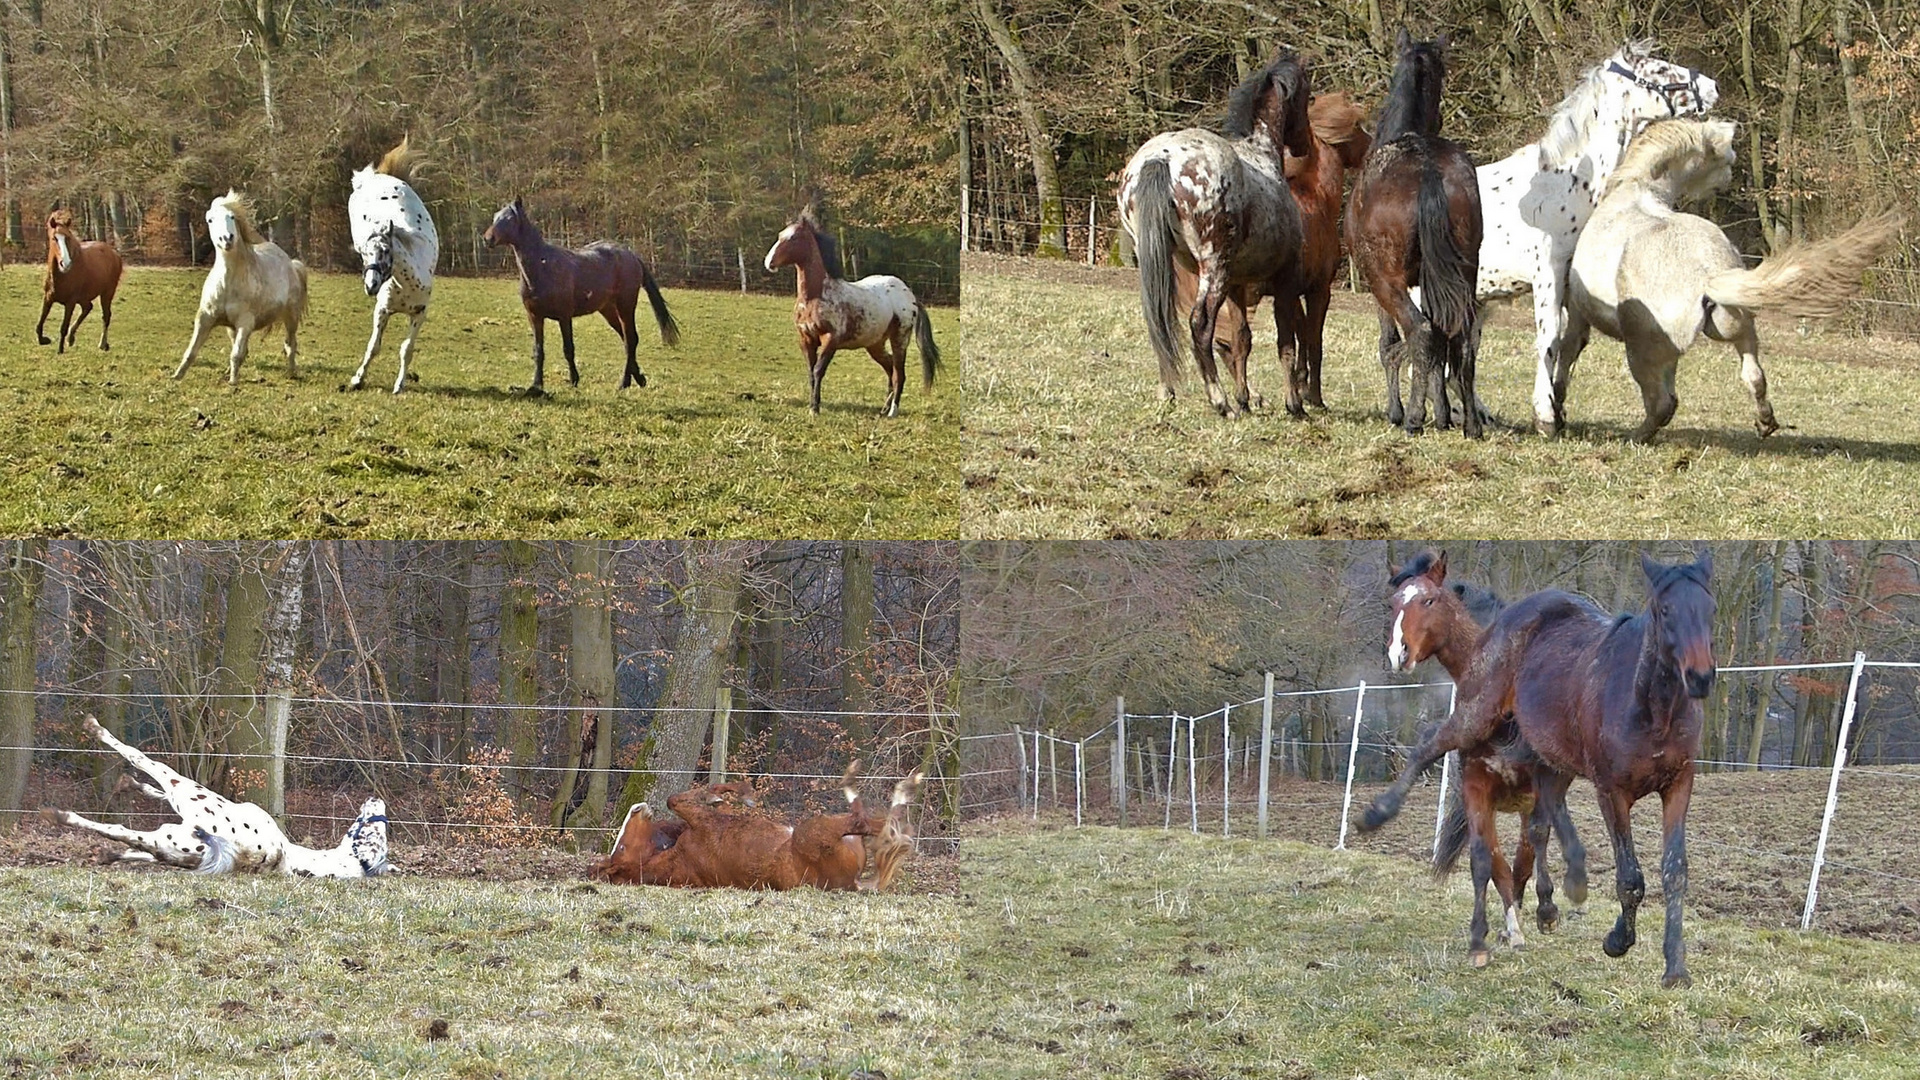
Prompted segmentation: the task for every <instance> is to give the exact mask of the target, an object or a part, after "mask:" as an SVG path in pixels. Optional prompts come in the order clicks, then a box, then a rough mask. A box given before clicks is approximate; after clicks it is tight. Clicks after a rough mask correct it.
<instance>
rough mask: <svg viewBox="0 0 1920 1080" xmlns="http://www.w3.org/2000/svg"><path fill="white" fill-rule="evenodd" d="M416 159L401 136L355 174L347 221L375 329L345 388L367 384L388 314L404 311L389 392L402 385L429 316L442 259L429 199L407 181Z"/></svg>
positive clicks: (357, 387) (351, 388)
mask: <svg viewBox="0 0 1920 1080" xmlns="http://www.w3.org/2000/svg"><path fill="white" fill-rule="evenodd" d="M417 161H418V155H417V154H416V153H415V152H414V149H413V140H412V138H411V137H408V138H403V139H401V140H400V145H399V146H396V147H394V148H393V149H391V150H389V151H387V152H386V153H385V154H383V155H382V156H381V158H380V160H379V162H378V163H376V164H373V165H369V166H367V167H366V168H364V169H359V170H357V171H355V172H354V174H353V179H352V185H353V191H352V194H350V195H349V196H347V226H348V230H349V231H350V232H351V233H352V234H353V249H354V250H355V251H357V252H359V253H360V266H361V282H362V284H364V285H365V286H366V289H367V295H368V296H371V297H374V298H375V299H374V303H373V335H372V336H371V337H369V338H368V339H367V352H366V355H365V356H362V357H361V358H360V367H359V369H358V370H356V371H355V372H354V373H353V378H352V379H350V380H348V382H347V389H349V390H358V389H360V388H361V387H362V386H365V385H366V382H367V367H368V366H369V365H371V364H372V363H373V358H374V356H375V355H377V354H378V353H379V352H380V341H381V339H382V338H383V337H385V336H386V333H387V320H389V319H391V318H393V317H394V316H395V315H405V316H406V317H407V337H406V340H405V341H402V342H401V343H400V373H399V374H398V375H396V376H395V377H394V380H393V392H394V393H396V394H397V393H399V392H400V391H402V390H404V389H406V387H407V365H408V364H410V363H412V361H413V347H414V343H415V342H417V341H418V340H419V339H420V328H421V327H422V326H425V325H426V322H427V305H428V304H429V303H431V302H432V300H433V272H434V267H435V266H436V265H437V264H438V263H439V261H440V232H439V230H438V229H436V228H434V225H433V215H432V214H429V213H428V212H427V204H426V203H424V202H422V201H421V200H420V195H419V193H418V192H416V191H414V190H413V185H412V184H411V183H409V181H410V180H411V179H412V178H413V168H414V165H415V164H416V163H417Z"/></svg>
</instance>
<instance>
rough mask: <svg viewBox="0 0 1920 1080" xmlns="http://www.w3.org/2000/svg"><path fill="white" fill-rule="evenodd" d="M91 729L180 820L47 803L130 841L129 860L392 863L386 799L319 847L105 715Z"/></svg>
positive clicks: (194, 865)
mask: <svg viewBox="0 0 1920 1080" xmlns="http://www.w3.org/2000/svg"><path fill="white" fill-rule="evenodd" d="M87 730H88V731H90V732H92V733H93V734H94V736H95V737H96V738H98V739H99V740H100V741H101V742H103V743H106V744H107V745H108V746H111V747H113V748H114V749H115V750H117V751H119V752H120V756H121V757H124V758H126V759H127V763H128V764H130V765H132V766H133V768H134V769H135V770H137V771H138V772H139V773H141V774H143V775H144V776H145V779H144V780H140V781H137V783H138V785H139V787H140V790H141V791H142V792H144V793H146V794H147V795H148V796H150V797H152V798H155V799H159V800H161V801H163V802H165V803H166V804H167V805H169V806H171V807H173V812H174V813H176V814H179V815H180V824H177V825H176V824H173V823H171V822H169V823H167V824H165V825H162V826H160V827H159V828H157V829H153V830H151V831H148V832H139V831H137V830H134V829H129V828H126V827H125V826H121V825H110V824H107V823H105V822H99V821H90V820H88V819H87V818H84V817H81V816H80V815H79V814H76V813H73V812H72V811H70V810H55V809H53V808H51V807H49V808H48V809H45V810H42V811H41V814H42V815H43V816H44V817H46V819H47V820H49V821H51V822H54V823H55V824H60V825H70V826H72V827H74V828H76V829H85V830H87V831H88V832H91V833H96V834H98V835H100V836H104V837H106V838H107V839H109V840H117V841H119V842H120V843H123V844H126V845H127V846H128V848H129V850H128V851H127V852H126V853H125V854H124V855H122V856H121V858H122V859H125V860H128V861H148V860H151V861H154V862H160V863H165V864H166V865H168V866H179V867H184V868H186V869H189V870H195V871H198V872H199V873H203V874H219V873H227V872H230V871H235V870H263V871H278V872H280V873H282V874H292V875H295V876H298V877H333V878H357V877H375V876H377V875H380V874H384V873H387V872H388V871H389V870H390V869H392V868H391V867H390V866H389V865H388V864H387V804H386V803H385V802H382V801H381V800H379V799H377V798H375V799H368V800H367V801H366V802H364V803H362V804H361V805H360V816H359V817H358V818H355V819H354V822H353V824H352V825H350V826H348V827H347V835H346V836H345V837H343V838H342V839H341V841H340V843H339V846H337V847H334V848H331V849H329V850H326V851H318V850H315V849H313V848H309V847H302V846H300V845H299V844H296V843H294V842H293V841H291V840H289V839H287V836H286V834H285V833H283V832H281V831H280V826H279V825H277V824H275V823H274V820H273V816H272V815H271V814H269V813H267V812H266V811H265V810H264V809H262V808H260V807H258V806H256V805H254V804H253V803H237V802H234V801H232V800H231V799H228V798H226V797H224V796H222V795H221V794H220V793H218V792H215V791H209V790H208V789H206V788H205V787H202V786H201V785H199V784H196V783H194V782H193V781H192V780H190V779H188V778H187V777H184V776H181V775H180V774H179V773H177V772H174V771H173V770H172V769H169V768H167V767H166V766H165V765H162V764H160V763H159V762H157V761H155V760H153V759H152V758H150V757H148V756H147V755H145V754H143V753H141V752H140V751H139V750H136V749H134V748H133V747H131V746H128V745H127V744H126V743H123V742H121V741H120V740H119V739H116V738H114V737H113V735H112V734H111V733H109V732H108V731H107V729H105V728H103V727H101V726H100V722H99V721H97V720H95V719H94V718H93V717H91V716H89V717H87Z"/></svg>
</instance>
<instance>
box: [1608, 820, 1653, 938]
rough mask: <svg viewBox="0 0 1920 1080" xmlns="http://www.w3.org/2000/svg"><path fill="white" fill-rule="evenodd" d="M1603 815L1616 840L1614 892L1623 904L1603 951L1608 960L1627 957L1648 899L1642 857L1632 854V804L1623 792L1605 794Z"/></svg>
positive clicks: (1609, 831)
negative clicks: (1643, 906) (1635, 926)
mask: <svg viewBox="0 0 1920 1080" xmlns="http://www.w3.org/2000/svg"><path fill="white" fill-rule="evenodd" d="M1600 813H1601V816H1602V817H1604V818H1605V819H1606V822H1607V832H1608V833H1610V834H1611V835H1612V837H1613V888H1614V895H1615V896H1616V897H1618V898H1619V900H1620V917H1619V918H1618V919H1617V920H1615V921H1614V924H1613V929H1612V930H1611V931H1609V932H1608V934H1607V940H1606V941H1605V942H1603V943H1601V946H1600V947H1601V948H1602V949H1604V950H1605V951H1606V954H1607V955H1608V956H1616V957H1617V956H1625V955H1627V950H1628V949H1631V948H1633V942H1634V922H1635V920H1636V919H1638V918H1639V915H1640V901H1642V900H1644V899H1646V896H1647V879H1646V878H1645V877H1644V876H1642V875H1641V873H1640V857H1639V856H1638V855H1636V854H1635V853H1634V850H1633V800H1632V798H1630V797H1629V796H1627V795H1626V794H1625V793H1624V792H1619V791H1603V792H1601V793H1600Z"/></svg>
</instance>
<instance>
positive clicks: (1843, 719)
mask: <svg viewBox="0 0 1920 1080" xmlns="http://www.w3.org/2000/svg"><path fill="white" fill-rule="evenodd" d="M1866 663H1867V654H1866V653H1863V652H1856V653H1854V654H1853V677H1852V678H1851V679H1849V680H1848V681H1847V709H1846V712H1844V713H1841V714H1840V737H1839V738H1838V739H1836V740H1834V744H1833V775H1832V776H1830V777H1829V778H1828V779H1827V810H1826V813H1824V814H1822V815H1821V816H1820V842H1819V844H1818V845H1816V846H1815V847H1814V849H1813V874H1812V876H1810V877H1809V878H1807V906H1806V908H1805V909H1804V910H1802V911H1801V912H1800V929H1802V930H1806V929H1809V928H1811V927H1812V926H1813V905H1814V902H1815V900H1816V899H1817V898H1818V897H1819V895H1820V867H1821V866H1822V865H1823V864H1824V863H1825V862H1826V861H1827V831H1828V830H1829V829H1831V828H1833V810H1834V807H1835V806H1837V805H1839V802H1840V769H1841V768H1842V767H1843V766H1845V765H1846V763H1847V734H1848V732H1849V731H1851V730H1852V728H1853V710H1854V706H1855V703H1856V702H1857V701H1858V698H1859V691H1860V671H1861V669H1862V668H1864V667H1865V666H1866Z"/></svg>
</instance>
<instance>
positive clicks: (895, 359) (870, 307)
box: [765, 212, 940, 416]
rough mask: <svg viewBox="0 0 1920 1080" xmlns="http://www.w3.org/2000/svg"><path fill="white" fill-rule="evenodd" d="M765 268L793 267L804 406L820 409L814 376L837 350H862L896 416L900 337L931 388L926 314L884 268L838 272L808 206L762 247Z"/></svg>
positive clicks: (823, 373) (902, 373)
mask: <svg viewBox="0 0 1920 1080" xmlns="http://www.w3.org/2000/svg"><path fill="white" fill-rule="evenodd" d="M765 262H766V267H767V270H768V271H769V272H772V271H774V270H778V269H780V268H781V267H783V266H791V267H793V268H794V269H795V274H794V277H795V281H796V282H797V285H796V289H797V290H798V292H797V296H796V299H795V300H794V306H793V322H794V326H795V327H796V328H797V329H798V330H799V331H800V350H801V352H802V353H803V354H804V355H805V356H806V360H807V381H808V383H809V385H810V387H811V389H812V391H813V400H812V403H811V404H810V405H809V406H808V410H809V411H810V412H812V413H813V414H814V415H815V416H818V415H820V383H821V382H822V381H823V380H824V379H825V378H826V377H827V365H828V364H829V363H831V362H832V361H833V354H834V353H835V352H837V351H839V350H841V349H865V350H867V354H868V355H869V356H872V357H873V362H874V363H876V364H879V365H880V370H881V371H884V372H886V373H887V403H886V406H885V407H884V409H883V414H884V415H886V416H898V415H900V391H901V390H902V389H903V388H904V387H905V386H906V383H907V338H908V337H912V338H913V340H914V343H915V344H916V345H917V346H918V347H919V349H920V387H921V389H923V390H931V389H933V373H934V371H935V370H936V369H938V368H939V366H940V347H939V346H938V345H935V344H934V343H933V321H932V320H930V319H929V318H927V309H926V308H925V307H924V306H923V305H922V304H921V303H920V301H919V300H918V299H916V298H915V297H914V295H913V290H912V289H910V288H908V287H907V283H906V282H904V281H901V280H900V279H899V278H897V277H892V276H890V275H886V274H869V275H868V276H866V277H863V278H861V279H860V280H859V281H847V280H845V279H844V278H842V277H841V276H840V275H841V269H840V247H839V245H838V244H836V243H835V242H834V239H833V237H831V236H828V235H827V234H826V233H824V232H822V231H821V230H820V226H819V225H818V224H817V223H815V222H814V220H813V215H812V214H811V213H807V212H802V213H801V215H800V217H799V218H798V219H796V220H794V221H793V222H792V223H791V224H789V225H788V226H787V227H786V228H785V229H783V230H781V232H780V236H779V238H778V239H776V240H775V241H774V242H773V246H772V247H770V248H768V249H767V257H766V260H765Z"/></svg>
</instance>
